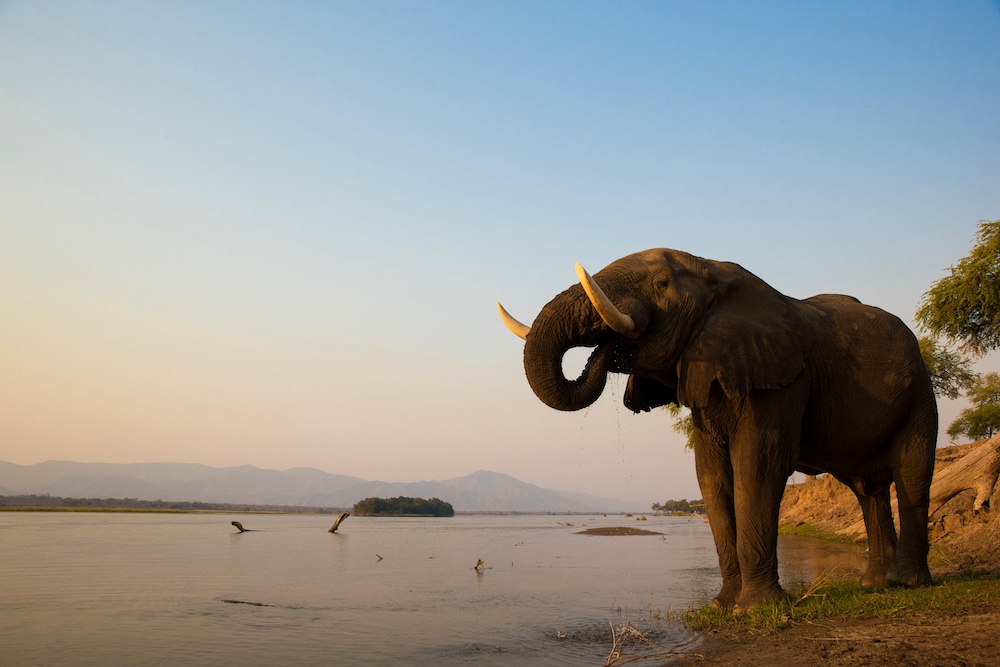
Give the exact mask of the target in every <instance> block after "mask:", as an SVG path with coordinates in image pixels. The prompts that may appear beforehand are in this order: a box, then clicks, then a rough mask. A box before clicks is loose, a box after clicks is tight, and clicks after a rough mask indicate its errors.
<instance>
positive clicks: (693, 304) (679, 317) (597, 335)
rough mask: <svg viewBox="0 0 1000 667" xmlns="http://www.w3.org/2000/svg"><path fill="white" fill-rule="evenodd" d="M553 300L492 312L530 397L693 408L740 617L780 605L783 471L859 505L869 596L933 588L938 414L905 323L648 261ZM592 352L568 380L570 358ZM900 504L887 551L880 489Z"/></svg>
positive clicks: (676, 255) (706, 490) (609, 272)
mask: <svg viewBox="0 0 1000 667" xmlns="http://www.w3.org/2000/svg"><path fill="white" fill-rule="evenodd" d="M576 268H577V275H578V276H579V278H580V284H576V285H573V286H572V287H570V288H569V289H567V290H566V291H564V292H563V293H561V294H559V295H558V296H556V297H555V298H554V299H552V301H550V302H549V303H548V304H547V305H546V306H545V307H544V308H542V311H541V312H540V313H539V314H538V317H536V318H535V321H534V323H533V324H532V325H531V326H530V327H528V326H525V325H523V324H521V323H519V322H517V321H516V320H514V319H513V318H511V317H510V315H509V314H507V312H506V311H505V310H504V309H503V306H501V305H500V304H497V306H498V308H499V310H500V314H501V317H502V318H503V319H504V321H505V323H507V325H508V327H509V328H510V329H511V330H512V331H513V332H514V333H516V334H517V335H519V336H520V337H521V338H523V339H525V345H524V370H525V374H526V375H527V378H528V383H529V384H530V386H531V388H532V390H533V391H534V392H535V394H536V395H537V396H538V398H540V399H541V400H542V402H544V403H545V404H547V405H549V406H550V407H553V408H555V409H557V410H579V409H581V408H585V407H587V406H589V405H590V404H592V403H593V402H594V401H596V400H597V398H598V396H600V394H601V392H602V391H603V389H604V384H605V381H606V379H607V374H608V373H609V372H614V373H626V374H628V375H629V378H628V384H627V386H626V390H625V405H626V407H628V408H629V409H631V410H632V411H633V412H640V411H648V410H650V409H651V408H654V407H658V406H662V405H666V404H668V403H678V404H681V405H685V406H687V407H688V408H690V409H691V416H692V419H693V423H694V453H695V466H696V470H697V475H698V484H699V486H700V487H701V491H702V493H703V495H704V502H705V505H706V509H707V512H708V517H709V521H710V523H711V527H712V534H713V538H714V540H715V546H716V550H717V552H718V555H719V567H720V569H721V571H722V589H721V591H720V592H719V594H718V595H717V596H716V597H715V604H717V605H719V606H721V607H723V608H732V607H736V608H737V609H747V608H748V607H750V606H751V605H754V604H756V603H758V602H763V601H767V600H772V599H777V598H779V597H780V596H782V595H783V591H782V590H781V587H780V585H779V582H778V562H777V554H776V544H777V535H778V506H779V504H780V502H781V496H782V494H783V492H784V487H785V483H786V480H787V478H788V476H789V475H790V474H791V473H792V472H793V471H795V470H799V471H802V472H806V473H809V474H816V473H820V472H828V473H830V474H832V475H834V476H835V477H836V478H837V479H838V480H840V481H842V482H844V483H845V484H847V485H848V486H849V487H850V488H851V489H852V490H853V491H854V493H855V495H856V496H857V498H858V502H859V503H860V505H861V509H862V512H863V515H864V519H865V526H866V528H867V530H868V537H869V546H870V556H869V562H868V567H867V570H866V572H865V573H864V575H863V577H862V583H863V584H865V585H868V586H884V585H887V584H902V585H906V586H921V585H926V584H929V583H930V580H931V577H930V571H929V570H928V568H927V548H928V543H927V508H928V500H929V489H930V484H931V474H932V472H933V467H934V448H935V440H936V437H937V405H936V403H935V399H934V393H933V390H932V387H931V381H930V378H929V376H928V373H927V369H926V367H925V366H924V363H923V361H922V359H921V357H920V352H919V349H918V346H917V341H916V339H915V338H914V336H913V333H912V332H911V331H910V330H909V328H907V326H906V325H905V324H903V322H901V321H900V320H899V319H898V318H896V317H895V316H893V315H890V314H888V313H886V312H885V311H882V310H880V309H878V308H875V307H872V306H867V305H864V304H862V303H860V302H859V301H858V300H857V299H854V298H853V297H849V296H843V295H833V294H822V295H819V296H814V297H812V298H809V299H805V300H798V299H794V298H791V297H787V296H784V295H782V294H780V293H779V292H778V291H776V290H775V289H773V288H772V287H770V286H769V285H768V284H767V283H765V282H764V281H763V280H761V279H760V278H758V277H757V276H755V275H754V274H752V273H750V272H749V271H747V270H746V269H744V268H743V267H741V266H739V265H738V264H733V263H729V262H718V261H713V260H707V259H702V258H700V257H695V256H693V255H690V254H688V253H685V252H680V251H677V250H669V249H654V250H646V251H644V252H640V253H636V254H634V255H629V256H627V257H624V258H622V259H619V260H618V261H616V262H614V263H612V264H610V265H609V266H607V267H606V268H605V269H603V270H602V271H600V272H599V273H597V274H596V275H595V276H593V277H591V276H590V275H589V274H588V273H587V272H586V271H585V270H584V269H583V267H581V266H580V265H579V264H578V265H577V267H576ZM580 346H582V347H593V348H595V350H594V351H593V352H592V353H591V356H590V359H589V360H588V362H587V364H586V368H585V369H584V370H583V372H582V373H581V375H580V377H579V378H578V379H576V380H569V379H567V378H566V377H565V375H564V373H563V370H562V358H563V355H564V353H565V352H566V351H567V350H568V349H570V348H572V347H580ZM892 483H895V485H896V494H897V498H898V512H899V525H900V531H899V537H898V540H897V536H896V530H895V526H894V525H893V520H892V510H891V507H890V504H889V487H890V484H892Z"/></svg>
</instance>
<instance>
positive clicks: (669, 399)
mask: <svg viewBox="0 0 1000 667" xmlns="http://www.w3.org/2000/svg"><path fill="white" fill-rule="evenodd" d="M676 402H677V391H676V390H674V389H671V388H670V387H668V386H667V385H665V384H663V383H662V382H660V381H659V380H654V379H653V378H648V377H644V376H642V375H634V374H633V375H629V376H628V385H627V386H626V387H625V407H626V408H628V409H629V410H631V411H632V412H649V411H650V410H652V409H653V408H658V407H660V406H662V405H668V404H670V403H676Z"/></svg>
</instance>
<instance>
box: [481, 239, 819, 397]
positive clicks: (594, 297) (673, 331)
mask: <svg viewBox="0 0 1000 667" xmlns="http://www.w3.org/2000/svg"><path fill="white" fill-rule="evenodd" d="M577 275H578V276H579V278H580V284H577V285H573V286H572V287H570V288H569V289H567V290H566V291H564V292H562V293H561V294H559V295H558V296H556V297H555V298H554V299H552V301H550V302H549V303H548V304H546V305H545V307H544V308H542V311H541V312H540V313H539V314H538V317H536V318H535V320H534V322H533V324H532V325H531V327H527V326H525V325H523V324H521V323H519V322H517V321H516V320H514V319H513V318H512V317H510V315H509V314H507V311H505V310H504V309H503V306H501V305H500V304H497V306H498V308H499V310H500V314H501V318H502V319H503V320H504V322H505V323H506V324H507V326H508V328H510V329H511V331H513V332H514V333H515V334H517V335H518V336H520V337H521V338H524V340H525V346H524V370H525V374H526V376H527V378H528V383H529V384H530V386H531V388H532V390H533V391H534V392H535V394H536V395H537V396H538V398H539V399H541V401H542V402H544V403H545V404H546V405H548V406H550V407H553V408H556V409H558V410H579V409H582V408H585V407H587V406H589V405H591V404H592V403H593V402H594V401H596V400H597V398H598V397H599V396H600V394H601V392H602V391H603V389H604V385H605V382H606V380H607V374H608V373H609V372H616V373H626V374H629V382H628V387H627V389H626V393H625V405H626V406H627V407H628V408H629V409H631V410H633V411H634V412H639V411H641V410H649V409H651V408H653V407H657V406H660V405H666V404H667V403H674V402H677V403H680V404H683V405H686V406H688V407H706V406H708V405H710V404H712V403H714V402H715V401H717V400H719V399H720V398H721V397H722V396H726V397H728V398H730V399H732V398H734V397H736V396H739V395H741V394H745V393H746V392H748V391H749V390H751V389H778V388H780V387H783V386H785V385H787V384H788V383H790V382H791V381H792V380H793V379H794V378H795V377H796V376H797V375H798V374H799V373H800V372H801V371H802V369H803V368H804V366H805V359H806V356H807V355H808V353H809V350H810V348H811V346H812V343H813V337H812V335H811V333H810V332H809V330H808V329H807V328H806V327H804V326H803V325H802V322H801V321H800V318H799V315H798V314H797V312H796V309H795V308H794V307H793V306H792V302H793V300H792V299H789V298H788V297H786V296H783V295H782V294H780V293H778V292H777V291H776V290H774V289H773V288H771V287H770V286H769V285H767V284H766V283H765V282H764V281H762V280H761V279H760V278H758V277H757V276H755V275H753V274H752V273H750V272H749V271H747V270H745V269H743V268H742V267H741V266H739V265H737V264H732V263H728V262H715V261H711V260H706V259H702V258H700V257H695V256H693V255H690V254H688V253H684V252H680V251H676V250H668V249H654V250H646V251H644V252H640V253H636V254H634V255H629V256H627V257H624V258H622V259H620V260H618V261H616V262H614V263H612V264H610V265H609V266H607V267H606V268H604V269H603V270H602V271H600V272H598V273H597V274H596V275H594V276H593V277H591V276H590V275H589V274H588V273H587V272H586V271H585V270H584V269H583V267H581V266H580V265H579V264H578V265H577ZM796 303H800V302H796ZM574 347H593V348H595V350H594V352H593V353H592V354H591V356H590V359H589V360H588V362H587V364H586V367H585V368H584V370H583V372H582V374H581V375H580V377H579V378H577V379H576V380H570V379H568V378H566V377H565V375H564V373H563V370H562V359H563V356H564V355H565V353H566V352H567V351H568V350H569V349H570V348H574Z"/></svg>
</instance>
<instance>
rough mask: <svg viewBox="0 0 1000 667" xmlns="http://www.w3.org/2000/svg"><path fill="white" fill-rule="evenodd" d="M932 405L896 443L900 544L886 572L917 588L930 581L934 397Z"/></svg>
mask: <svg viewBox="0 0 1000 667" xmlns="http://www.w3.org/2000/svg"><path fill="white" fill-rule="evenodd" d="M930 405H931V407H930V408H929V409H925V410H922V411H915V412H914V414H913V416H912V417H911V419H910V420H909V422H908V423H907V424H906V426H905V427H904V428H903V429H902V430H901V431H900V432H899V433H898V434H897V436H896V440H895V442H894V445H895V448H896V451H897V452H898V458H897V461H898V463H897V465H896V466H895V467H894V468H893V471H892V475H893V481H894V482H895V484H896V500H897V507H898V511H899V546H898V548H897V549H896V556H895V558H894V559H893V562H892V565H891V566H890V567H889V571H888V573H887V575H886V576H887V579H888V581H889V583H890V584H893V585H903V586H909V587H917V586H926V585H928V584H930V583H931V573H930V570H929V569H928V567H927V552H928V549H929V543H928V539H927V515H928V507H929V505H930V489H931V476H932V475H933V473H934V453H935V441H936V439H937V410H936V409H934V408H933V398H932V399H931V403H930Z"/></svg>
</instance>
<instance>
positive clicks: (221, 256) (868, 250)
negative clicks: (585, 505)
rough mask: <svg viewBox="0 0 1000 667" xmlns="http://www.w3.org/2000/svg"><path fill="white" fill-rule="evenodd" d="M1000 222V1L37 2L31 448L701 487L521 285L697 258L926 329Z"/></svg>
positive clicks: (24, 19)
mask: <svg viewBox="0 0 1000 667" xmlns="http://www.w3.org/2000/svg"><path fill="white" fill-rule="evenodd" d="M996 218H1000V5H998V3H996V2H987V1H981V2H977V1H973V0H969V1H962V2H947V3H945V2H913V1H910V0H907V1H901V2H891V1H887V2H868V1H864V2H860V1H859V2H850V1H848V2H823V3H821V2H799V1H790V2H674V1H668V0H664V1H656V2H642V1H629V2H588V1H579V0H574V1H551V2H544V1H538V0H533V1H530V2H519V1H505V2H485V1H482V2H479V1H470V0H461V1H443V0H436V1H409V2H404V1H390V0H379V1H372V2H338V1H325V2H319V1H316V2H298V1H282V2H276V1H275V2H261V1H255V0H239V1H229V0H216V1H212V2H204V1H202V0H157V1H142V0H135V1H130V2H107V1H105V0H96V1H93V0H72V1H70V0H62V1H50V0H30V1H23V2H22V1H13V2H10V1H8V2H2V1H0V460H5V461H10V462H13V463H18V464H32V463H38V462H41V461H46V460H50V459H64V460H74V461H103V462H112V463H128V462H146V461H182V462H192V463H204V464H208V465H213V466H234V465H242V464H252V465H255V466H258V467H262V468H277V469H286V468H291V467H296V466H307V467H315V468H320V469H322V470H326V471H328V472H333V473H341V474H347V475H355V476H358V477H362V478H365V479H377V480H385V481H417V480H423V479H445V478H450V477H457V476H461V475H465V474H468V473H471V472H474V471H476V470H480V469H486V470H495V471H498V472H503V473H507V474H510V475H513V476H515V477H517V478H519V479H521V480H524V481H527V482H531V483H534V484H539V485H541V486H545V487H549V488H556V489H568V490H578V491H586V492H590V493H595V494H598V495H602V496H609V497H619V498H624V499H631V500H640V501H644V502H645V501H653V500H659V501H662V500H666V499H668V498H685V497H686V498H695V497H700V492H699V491H698V488H697V482H696V480H695V474H694V460H693V456H692V455H691V454H690V453H685V452H684V451H683V440H682V438H681V437H680V436H678V435H676V434H674V433H673V432H672V431H671V429H670V423H671V422H670V419H669V417H668V416H667V415H666V414H664V413H662V412H659V411H657V412H654V413H652V414H644V415H638V416H635V415H632V414H631V413H630V412H629V411H628V410H626V409H625V408H624V407H623V406H622V405H621V395H622V391H623V388H624V378H619V379H617V380H612V381H611V382H609V386H608V389H607V390H606V392H605V395H604V396H603V397H602V398H601V400H600V401H598V403H597V404H595V405H594V406H592V407H591V408H589V409H587V410H585V411H581V412H578V413H568V414H566V413H559V412H556V411H554V410H551V409H549V408H547V407H545V406H544V405H542V404H541V403H540V402H539V401H538V400H537V399H536V398H535V397H534V395H533V394H532V393H531V390H530V389H529V387H528V385H527V382H526V381H525V379H524V375H523V369H522V366H521V363H522V361H521V351H522V343H521V341H519V340H518V339H516V338H515V337H514V336H512V335H511V334H510V333H509V332H508V331H507V330H506V329H505V328H504V327H503V326H502V324H501V323H500V321H499V319H498V318H497V314H496V310H495V305H494V304H495V302H496V301H497V300H500V301H502V302H503V303H504V305H505V306H506V307H507V309H508V310H510V311H511V312H512V313H513V314H514V315H515V316H516V317H518V318H519V319H521V320H523V321H525V322H529V323H530V322H531V320H532V319H533V317H534V315H535V314H536V313H537V312H538V310H539V309H540V308H541V307H542V306H543V305H544V304H545V303H546V302H547V301H548V300H549V299H550V298H552V297H553V296H554V295H555V294H557V293H558V292H560V291H562V290H563V289H565V288H566V287H568V286H569V285H570V284H571V283H573V282H574V281H575V274H574V271H573V264H574V262H580V263H582V264H583V265H584V266H585V267H587V268H588V269H589V270H590V271H591V272H596V271H598V270H600V269H601V268H602V267H603V266H604V265H606V264H608V263H609V262H611V261H613V260H615V259H617V258H618V257H621V256H623V255H627V254H629V253H632V252H636V251H639V250H643V249H646V248H651V247H672V248H679V249H683V250H686V251H689V252H692V253H694V254H696V255H701V256H703V257H709V258H713V259H721V260H730V261H735V262H738V263H740V264H742V265H743V266H744V267H746V268H747V269H749V270H750V271H752V272H754V273H756V274H757V275H759V276H760V277H762V278H763V279H764V280H766V281H768V282H769V283H771V284H772V285H773V286H774V287H776V288H777V289H778V290H780V291H782V292H784V293H785V294H788V295H790V296H795V297H800V298H804V297H807V296H810V295H812V294H815V293H820V292H842V293H847V294H851V295H854V296H856V297H858V298H860V299H861V300H862V301H865V302H867V303H871V304H874V305H877V306H880V307H882V308H885V309H886V310H889V311H890V312H893V313H895V314H897V315H899V316H900V317H902V318H903V319H904V320H905V321H908V322H911V323H912V316H913V313H914V311H915V309H916V306H917V303H918V301H919V299H920V296H921V294H922V293H923V292H924V291H925V290H926V289H927V288H928V287H929V286H930V284H931V283H932V282H933V281H934V280H936V279H938V278H940V277H942V276H943V275H944V271H945V270H946V269H947V268H948V267H949V266H951V265H952V264H954V263H955V262H957V261H958V260H959V259H960V258H961V257H962V256H964V255H965V254H966V253H967V252H968V251H969V249H970V248H971V244H972V238H973V235H974V232H975V229H976V222H977V221H978V220H982V219H990V220H992V219H996ZM576 361H577V362H578V360H576ZM571 363H572V361H571ZM977 367H978V368H980V369H983V370H997V369H998V368H1000V363H997V359H996V355H994V356H991V357H987V358H986V359H984V360H982V361H980V362H979V363H978V365H977ZM963 405H964V403H962V402H958V403H952V402H943V403H942V422H943V424H942V426H943V427H944V426H947V424H948V422H949V421H950V420H951V419H953V418H954V416H955V414H957V411H958V410H959V409H960V408H961V407H963ZM946 441H947V440H946V438H943V439H942V441H941V442H942V443H944V442H946Z"/></svg>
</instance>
